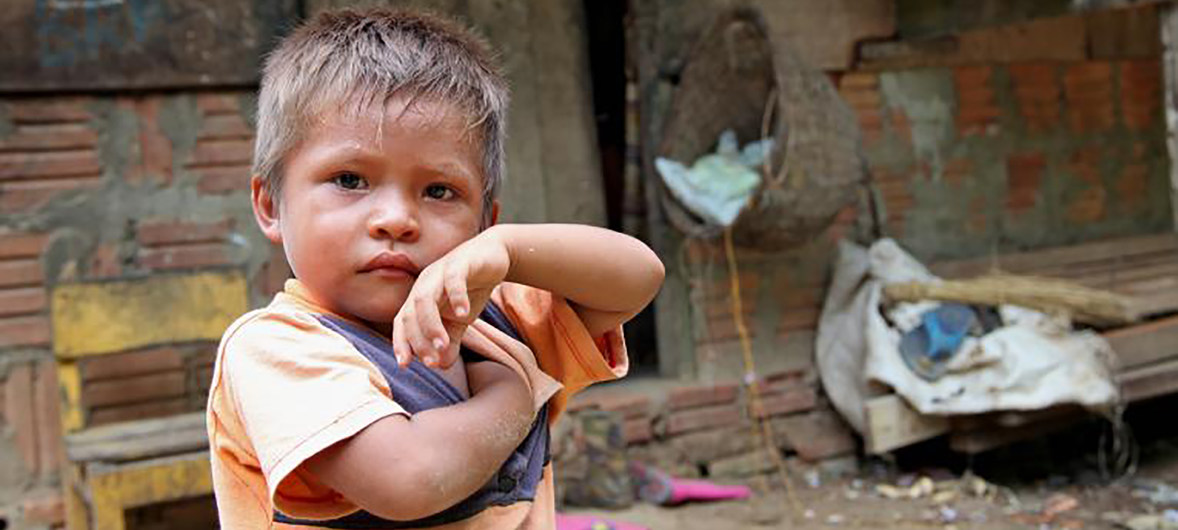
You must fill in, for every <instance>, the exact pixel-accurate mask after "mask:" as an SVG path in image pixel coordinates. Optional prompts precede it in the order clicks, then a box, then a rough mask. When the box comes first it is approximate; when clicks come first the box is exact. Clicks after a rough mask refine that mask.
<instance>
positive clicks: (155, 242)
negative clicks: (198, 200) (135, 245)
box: [135, 217, 233, 247]
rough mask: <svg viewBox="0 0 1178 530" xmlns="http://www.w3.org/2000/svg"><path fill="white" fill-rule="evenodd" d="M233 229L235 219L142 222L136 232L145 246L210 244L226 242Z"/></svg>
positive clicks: (139, 240) (153, 220) (154, 220)
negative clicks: (226, 237)
mask: <svg viewBox="0 0 1178 530" xmlns="http://www.w3.org/2000/svg"><path fill="white" fill-rule="evenodd" d="M232 228H233V219H232V218H229V217H223V218H221V219H220V220H217V221H213V222H208V223H203V222H196V221H177V220H172V219H151V220H146V221H142V222H140V223H139V226H138V227H136V230H135V239H136V240H137V241H138V242H139V244H140V245H143V246H148V247H152V246H162V245H174V244H179V243H209V242H219V241H224V240H225V236H227V235H229V232H230V230H231V229H232Z"/></svg>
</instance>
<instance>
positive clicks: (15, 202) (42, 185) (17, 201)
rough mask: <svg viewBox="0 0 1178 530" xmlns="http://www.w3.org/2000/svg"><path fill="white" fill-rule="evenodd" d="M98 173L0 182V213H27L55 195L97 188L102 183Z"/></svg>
mask: <svg viewBox="0 0 1178 530" xmlns="http://www.w3.org/2000/svg"><path fill="white" fill-rule="evenodd" d="M97 177H98V175H93V176H90V177H77V178H55V179H51V180H29V181H14V182H2V183H0V213H28V212H31V211H33V210H36V209H37V208H40V207H42V206H44V205H46V204H48V203H49V201H52V200H53V199H54V198H56V197H57V196H59V195H61V194H63V193H66V192H70V191H76V190H80V189H86V188H97V187H98V186H99V185H101V184H102V182H101V180H100V179H98V178H97Z"/></svg>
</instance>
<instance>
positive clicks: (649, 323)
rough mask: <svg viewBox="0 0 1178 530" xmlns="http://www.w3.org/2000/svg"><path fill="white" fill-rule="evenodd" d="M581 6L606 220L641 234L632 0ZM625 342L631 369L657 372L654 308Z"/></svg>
mask: <svg viewBox="0 0 1178 530" xmlns="http://www.w3.org/2000/svg"><path fill="white" fill-rule="evenodd" d="M583 5H584V9H585V21H586V26H587V28H586V30H587V31H586V33H587V35H588V39H587V40H588V43H587V44H588V46H589V71H590V75H591V78H592V88H593V114H594V117H595V121H596V124H597V145H598V149H599V151H600V153H601V175H602V186H603V188H604V190H605V208H606V222H607V226H608V227H609V228H610V229H611V230H616V231H619V232H626V233H629V234H630V235H632V236H635V237H639V238H641V237H642V236H643V234H644V232H645V230H644V229H643V228H644V226H643V223H641V222H640V223H634V222H632V219H633V217H634V216H635V215H641V212H635V211H631V210H633V209H634V206H635V205H640V204H642V201H641V200H635V197H634V194H635V193H638V192H640V190H639V189H637V188H640V187H641V186H640V185H639V186H635V185H634V184H635V179H633V178H631V179H629V180H630V182H629V184H628V183H627V176H626V171H627V169H626V168H627V159H630V160H631V162H634V161H636V160H637V159H638V158H637V157H638V154H637V152H636V149H637V146H636V145H628V144H627V141H626V133H627V131H626V125H627V123H626V122H627V101H626V92H627V85H628V84H630V83H631V82H633V81H634V80H635V79H636V77H637V76H635V75H632V71H631V69H629V68H628V65H627V61H626V34H627V29H628V28H627V27H626V26H627V21H628V15H629V7H630V6H629V0H584V2H583ZM636 132H637V131H631V137H636V135H635V134H634V133H636ZM626 346H627V348H628V349H629V351H630V362H631V369H632V370H633V372H635V373H644V374H645V373H651V374H653V373H658V348H657V347H656V344H655V333H654V311H653V307H648V308H647V309H646V310H645V311H643V312H642V313H641V314H639V315H638V316H637V317H635V318H634V320H632V321H630V322H629V323H628V324H626Z"/></svg>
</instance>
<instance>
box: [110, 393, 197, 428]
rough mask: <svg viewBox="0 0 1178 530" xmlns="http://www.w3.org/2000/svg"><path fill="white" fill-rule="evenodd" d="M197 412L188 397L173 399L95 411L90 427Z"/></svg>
mask: <svg viewBox="0 0 1178 530" xmlns="http://www.w3.org/2000/svg"><path fill="white" fill-rule="evenodd" d="M195 410H198V409H194V408H193V407H192V405H191V402H190V400H189V399H188V398H187V397H179V398H172V399H167V400H161V401H149V402H146V403H133V404H130V405H122V406H116V407H104V408H100V409H95V410H93V411H91V412H90V414H89V415H88V420H89V425H91V426H96V425H106V424H108V423H116V422H120V421H135V420H145V419H148V418H162V417H166V416H175V415H176V414H183V413H185V412H194V411H195Z"/></svg>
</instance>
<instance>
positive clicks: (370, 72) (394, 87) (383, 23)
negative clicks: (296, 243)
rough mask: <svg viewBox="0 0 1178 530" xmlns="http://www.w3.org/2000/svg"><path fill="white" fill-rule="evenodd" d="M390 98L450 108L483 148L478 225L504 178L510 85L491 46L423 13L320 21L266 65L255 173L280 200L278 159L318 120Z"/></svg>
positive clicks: (343, 15) (349, 14)
mask: <svg viewBox="0 0 1178 530" xmlns="http://www.w3.org/2000/svg"><path fill="white" fill-rule="evenodd" d="M394 96H405V97H408V98H410V99H416V98H422V99H425V100H430V101H437V102H443V103H448V104H452V105H455V106H456V107H457V108H458V109H459V110H460V111H462V112H464V113H465V114H466V117H467V119H468V120H469V125H470V127H471V129H472V130H474V131H475V132H476V133H477V135H478V139H479V141H480V142H481V146H482V156H483V160H482V168H481V170H482V173H483V214H484V222H486V221H488V220H489V216H490V215H491V210H492V208H491V204H492V202H493V201H494V200H495V197H496V196H497V195H498V193H499V186H500V182H501V181H502V180H503V165H504V162H503V149H504V148H503V144H504V141H505V136H506V133H505V129H506V120H507V102H508V92H507V83H506V82H505V81H504V79H503V76H502V74H501V73H500V72H499V69H498V67H497V66H496V64H495V61H494V57H493V53H492V51H491V48H490V46H489V45H488V44H487V43H486V41H485V40H483V39H482V38H481V37H479V36H478V35H477V34H475V33H474V32H472V31H471V30H469V29H467V28H465V27H463V26H462V25H460V24H458V23H456V22H454V21H452V20H449V19H446V18H443V17H440V16H437V15H433V14H428V13H422V12H413V11H391V10H382V9H375V10H366V11H354V10H342V11H334V12H323V13H319V14H318V15H316V16H315V17H313V18H311V19H310V20H308V21H307V22H306V23H304V24H303V25H301V26H300V27H298V28H296V29H295V30H294V31H293V32H292V33H291V34H290V35H289V36H287V37H286V38H284V39H283V41H282V42H281V43H280V44H279V45H278V47H277V48H276V49H275V50H274V51H273V52H272V53H271V54H270V55H269V57H267V59H266V66H265V70H264V71H263V75H262V86H261V90H260V92H259V95H258V116H257V141H256V146H255V150H254V162H253V172H254V174H255V175H259V176H261V178H262V179H263V182H265V186H266V191H267V192H269V193H270V196H271V197H273V198H274V199H275V200H277V198H278V195H279V192H280V190H281V187H282V174H283V159H284V158H285V157H286V156H287V155H288V154H289V153H290V151H291V149H293V148H294V147H295V145H297V144H298V143H299V141H300V140H301V139H302V138H301V135H302V134H303V133H304V131H306V130H307V128H308V126H309V125H310V124H312V123H313V121H314V120H315V119H316V118H318V117H320V116H321V115H322V114H323V113H325V112H357V113H358V112H362V111H365V110H367V109H369V108H370V106H371V105H372V104H373V103H377V102H380V103H384V102H387V101H388V100H389V99H390V98H392V97H394Z"/></svg>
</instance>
